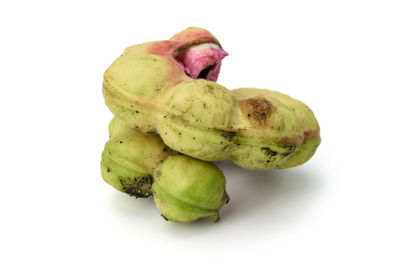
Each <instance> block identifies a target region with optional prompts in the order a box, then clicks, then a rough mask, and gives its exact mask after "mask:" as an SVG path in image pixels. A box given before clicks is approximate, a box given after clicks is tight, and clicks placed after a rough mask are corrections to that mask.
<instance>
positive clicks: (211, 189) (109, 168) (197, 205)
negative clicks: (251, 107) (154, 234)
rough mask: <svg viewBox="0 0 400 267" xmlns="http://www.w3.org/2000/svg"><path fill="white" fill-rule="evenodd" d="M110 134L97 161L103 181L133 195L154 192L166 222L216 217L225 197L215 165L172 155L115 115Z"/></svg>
mask: <svg viewBox="0 0 400 267" xmlns="http://www.w3.org/2000/svg"><path fill="white" fill-rule="evenodd" d="M109 132H110V140H109V141H108V142H107V144H106V145H105V148H104V151H103V154H102V161H101V173H102V176H103V179H104V180H105V181H106V182H107V183H109V184H110V185H112V186H113V187H115V188H116V189H118V190H120V191H122V192H125V193H127V194H129V195H131V196H135V197H149V196H151V195H153V194H154V195H155V202H156V205H157V207H158V208H159V210H160V212H161V213H162V215H163V217H164V218H165V219H167V220H171V221H177V222H190V221H193V220H196V219H197V218H199V217H204V216H209V217H210V218H211V219H212V220H213V221H217V220H218V218H219V210H220V209H221V207H222V205H223V204H225V203H226V202H227V201H228V200H229V197H228V195H227V194H226V191H225V177H224V175H223V174H222V172H221V171H220V170H219V169H218V168H217V167H216V166H214V165H213V164H211V163H206V162H202V161H200V160H196V159H192V158H190V157H188V156H184V155H180V156H176V154H177V153H176V152H175V151H172V150H171V149H170V148H168V147H167V146H166V145H165V144H164V143H163V141H162V140H161V138H160V137H159V136H158V135H156V134H145V133H143V132H141V131H139V130H137V129H133V128H129V126H128V125H127V124H126V123H124V122H123V121H121V120H119V119H118V118H114V119H113V120H112V121H111V122H110V125H109ZM186 176H190V177H186ZM153 177H154V178H153ZM155 181H157V182H156V184H154V182H155ZM152 186H153V187H152ZM173 196H174V197H173Z"/></svg>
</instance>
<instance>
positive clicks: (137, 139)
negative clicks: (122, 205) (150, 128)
mask: <svg viewBox="0 0 400 267" xmlns="http://www.w3.org/2000/svg"><path fill="white" fill-rule="evenodd" d="M110 135H111V138H110V140H109V141H108V142H107V143H106V145H105V148H104V151H103V154H102V160H101V164H100V165H101V174H102V177H103V179H104V181H106V182H107V183H109V184H110V185H112V186H113V187H114V188H116V189H118V190H120V191H122V192H125V193H127V194H129V195H131V196H135V197H148V196H150V195H152V191H151V184H152V183H153V178H152V176H151V174H152V172H153V171H154V170H155V169H156V168H157V167H158V166H159V165H160V164H161V163H162V162H163V161H164V160H165V159H166V158H167V157H168V156H169V155H170V149H169V148H168V147H167V146H166V145H165V144H164V143H163V141H162V140H161V138H160V137H159V136H158V135H149V134H144V133H142V132H140V131H138V130H136V129H124V126H123V124H122V123H121V122H120V121H119V120H117V119H114V120H113V121H112V122H111V123H110Z"/></svg>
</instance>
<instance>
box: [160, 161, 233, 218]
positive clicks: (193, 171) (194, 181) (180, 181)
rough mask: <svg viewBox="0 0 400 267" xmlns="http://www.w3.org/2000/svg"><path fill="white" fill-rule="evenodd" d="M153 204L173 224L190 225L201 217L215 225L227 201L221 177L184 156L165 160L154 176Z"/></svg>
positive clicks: (215, 170) (210, 166)
mask: <svg viewBox="0 0 400 267" xmlns="http://www.w3.org/2000/svg"><path fill="white" fill-rule="evenodd" d="M153 177H154V183H153V193H154V201H155V204H156V206H157V208H158V210H159V211H160V213H161V214H162V216H163V217H164V218H165V219H167V220H169V221H173V222H186V223H187V222H192V221H194V220H197V219H199V218H201V217H210V219H211V220H212V221H217V220H218V218H219V211H220V209H221V207H222V206H223V205H224V204H225V203H226V202H227V200H228V199H229V198H228V196H227V194H226V192H225V177H224V175H223V173H222V172H221V171H220V170H219V169H218V168H217V167H216V166H215V165H213V164H212V163H208V162H204V161H200V160H197V159H193V158H190V157H186V156H172V157H169V158H168V159H167V160H166V161H165V162H164V163H163V164H162V165H161V166H160V167H159V168H158V169H156V171H155V172H154V175H153Z"/></svg>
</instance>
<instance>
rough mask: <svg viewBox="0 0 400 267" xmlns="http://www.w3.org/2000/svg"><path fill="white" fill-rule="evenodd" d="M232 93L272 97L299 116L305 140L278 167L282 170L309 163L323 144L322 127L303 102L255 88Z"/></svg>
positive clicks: (236, 90)
mask: <svg viewBox="0 0 400 267" xmlns="http://www.w3.org/2000/svg"><path fill="white" fill-rule="evenodd" d="M232 92H233V93H234V94H235V95H237V96H240V97H255V96H263V97H271V98H275V99H276V100H278V101H279V102H281V103H282V104H284V105H286V106H287V107H289V108H290V109H291V110H292V111H293V112H294V113H295V114H296V116H297V118H298V119H299V121H300V125H301V128H302V130H303V134H304V139H303V142H302V144H301V147H300V149H299V150H297V152H296V153H294V154H293V155H291V156H290V157H289V158H288V160H287V161H285V162H283V163H282V164H280V165H279V166H278V168H280V169H284V168H291V167H295V166H298V165H301V164H304V163H305V162H307V161H308V160H309V159H310V158H311V157H312V156H313V155H314V153H315V151H316V150H317V148H318V146H319V144H320V143H321V137H320V134H319V132H320V127H319V124H318V121H317V119H316V118H315V115H314V113H313V112H312V110H311V109H310V108H309V107H308V106H307V105H305V104H304V103H303V102H301V101H299V100H297V99H294V98H292V97H290V96H288V95H285V94H282V93H280V92H277V91H271V90H267V89H255V88H239V89H235V90H232Z"/></svg>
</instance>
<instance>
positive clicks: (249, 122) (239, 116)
mask: <svg viewBox="0 0 400 267" xmlns="http://www.w3.org/2000/svg"><path fill="white" fill-rule="evenodd" d="M199 43H212V44H215V45H218V46H219V43H218V41H216V39H215V37H213V36H212V35H211V34H210V33H209V32H207V31H205V30H202V29H197V28H189V29H188V30H185V31H183V32H182V33H179V34H177V35H176V36H174V37H173V38H172V39H171V40H169V41H161V42H150V43H145V44H140V45H137V46H133V47H129V48H127V49H126V51H125V53H124V54H123V55H122V56H121V57H119V58H118V59H117V60H116V61H115V62H114V63H113V64H112V65H111V66H110V67H109V68H108V70H107V71H106V72H105V74H104V83H103V94H104V97H105V100H106V104H107V106H108V107H109V108H110V110H111V111H112V112H113V113H114V114H115V115H116V116H118V117H119V118H120V119H121V120H123V121H125V122H126V123H128V124H129V125H130V126H131V127H137V128H138V129H140V130H141V131H144V132H154V133H158V134H159V135H160V136H161V138H162V140H163V141H164V143H165V144H166V145H167V146H169V147H171V148H172V149H174V150H176V151H178V152H181V153H184V154H187V155H189V156H192V157H194V158H198V159H201V160H206V161H216V160H222V159H231V160H233V161H234V162H235V163H237V164H238V165H240V166H243V167H245V168H248V169H269V168H286V167H292V166H296V165H299V164H302V163H303V162H304V159H306V158H307V157H308V156H310V155H312V153H314V151H315V149H316V146H317V143H314V145H312V146H310V148H308V149H305V150H299V149H300V148H301V146H302V144H303V140H304V138H305V133H308V132H305V131H304V130H303V127H302V124H303V125H307V122H301V120H300V118H299V117H298V114H296V112H295V111H294V110H293V108H291V107H289V106H288V105H286V104H285V101H283V100H282V99H280V98H279V97H276V96H272V95H270V94H264V93H260V94H253V93H251V94H250V95H240V96H239V94H235V93H234V92H232V91H230V90H228V89H226V88H225V87H223V86H221V85H219V84H217V83H215V82H212V81H209V80H205V79H193V78H199V77H190V76H188V75H187V74H188V73H187V70H186V69H189V72H190V70H193V72H196V74H197V73H199V71H198V69H197V68H195V67H193V66H185V62H191V61H190V60H189V59H188V58H185V56H181V55H180V54H181V53H183V52H184V51H185V49H188V48H190V47H191V46H193V45H198V44H199ZM216 53H217V52H216ZM191 54H192V53H189V52H187V53H186V56H188V57H190V55H191ZM193 54H195V55H196V56H197V55H198V53H193ZM179 58H180V60H178V59H179ZM218 60H219V61H218ZM214 61H215V62H214V63H212V64H214V65H215V66H214V65H211V66H214V67H216V66H218V64H219V63H220V57H218V56H217V57H215V60H214ZM202 66H203V67H204V66H205V65H204V64H202ZM207 68H208V67H207ZM207 68H206V69H207ZM206 69H204V71H205V72H204V71H200V73H202V75H201V77H200V78H203V77H204V78H206V79H207V78H209V79H210V80H211V79H214V78H212V77H214V76H215V74H213V75H214V76H213V75H211V76H210V70H213V67H211V68H210V69H208V70H207V71H206ZM194 70H195V71H194ZM218 70H219V69H218ZM195 76H196V75H195ZM210 77H211V78H210ZM313 134H314V135H318V138H319V134H318V133H316V132H313ZM311 150H313V151H311ZM298 151H300V152H298ZM305 152H306V153H305ZM303 154H304V155H303ZM294 155H297V156H294ZM292 158H293V160H292Z"/></svg>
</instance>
